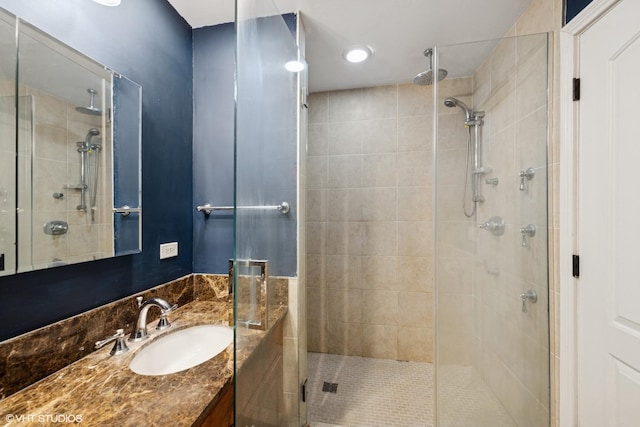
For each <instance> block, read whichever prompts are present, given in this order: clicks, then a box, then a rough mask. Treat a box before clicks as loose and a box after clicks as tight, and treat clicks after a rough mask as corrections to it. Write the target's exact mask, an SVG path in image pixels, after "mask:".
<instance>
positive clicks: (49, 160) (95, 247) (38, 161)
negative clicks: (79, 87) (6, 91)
mask: <svg viewBox="0 0 640 427" xmlns="http://www.w3.org/2000/svg"><path fill="white" fill-rule="evenodd" d="M21 93H23V94H24V96H22V97H21V103H22V107H21V111H23V112H24V114H22V115H21V117H22V118H23V119H24V120H21V127H20V129H21V132H20V135H21V141H20V144H19V145H20V147H22V149H23V150H24V152H25V156H24V157H25V160H24V162H20V164H21V165H23V166H24V167H25V168H26V169H28V170H21V171H20V176H21V177H23V179H22V180H21V184H22V188H27V189H30V188H32V194H31V193H30V192H29V191H28V190H27V191H23V192H22V193H23V195H24V200H22V206H24V209H25V211H30V212H22V215H21V216H20V218H19V222H20V224H19V227H20V229H21V230H22V231H23V233H21V239H23V238H25V236H30V240H31V242H32V245H31V247H28V246H27V250H26V251H25V252H21V254H20V257H19V262H20V266H19V269H20V271H28V270H30V269H32V268H42V267H46V266H48V265H49V264H51V263H52V261H53V260H54V259H57V260H60V261H62V262H66V263H74V262H82V261H89V260H94V259H99V258H104V257H107V256H113V214H112V213H111V205H112V202H111V197H112V196H111V195H112V182H111V148H110V146H109V141H110V136H109V135H108V133H109V128H108V127H105V126H104V124H103V123H102V118H101V117H100V116H90V115H86V114H81V113H79V112H77V111H76V110H75V107H76V106H75V105H73V104H70V103H68V102H66V101H64V100H61V99H59V98H56V97H55V96H52V95H50V94H48V93H45V92H42V91H39V90H37V89H33V88H26V87H25V88H22V89H21ZM29 110H30V113H31V114H32V115H31V114H29ZM90 128H98V129H100V130H101V135H100V136H98V137H94V138H93V139H92V141H93V142H100V143H101V144H102V146H103V149H102V151H101V152H100V166H99V175H100V176H99V179H98V192H97V198H96V205H97V207H98V209H97V211H96V215H95V220H92V218H91V214H90V213H88V212H87V213H85V212H82V211H79V210H78V209H76V207H77V206H78V205H79V204H80V191H79V190H75V189H68V188H65V186H66V185H78V184H80V153H79V152H78V151H77V145H76V143H77V142H78V141H84V140H85V137H86V134H87V132H88V130H89V129H90ZM105 129H106V130H105ZM31 150H32V154H33V155H32V156H30V154H31ZM31 157H32V160H31ZM29 162H32V163H31V164H29ZM53 193H63V194H64V198H62V199H56V198H54V197H53ZM86 200H87V204H90V200H89V197H88V194H87V199H86ZM51 220H62V221H66V222H67V223H68V224H69V231H68V233H67V234H64V235H60V236H51V235H47V234H45V233H44V231H43V225H44V224H45V223H46V222H48V221H51ZM25 246H26V245H25Z"/></svg>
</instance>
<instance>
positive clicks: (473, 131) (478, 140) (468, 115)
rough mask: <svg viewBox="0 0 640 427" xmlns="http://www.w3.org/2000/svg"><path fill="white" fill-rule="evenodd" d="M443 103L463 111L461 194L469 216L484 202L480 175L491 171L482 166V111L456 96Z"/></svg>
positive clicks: (464, 207) (465, 211) (466, 213)
mask: <svg viewBox="0 0 640 427" xmlns="http://www.w3.org/2000/svg"><path fill="white" fill-rule="evenodd" d="M444 105H445V106H447V107H449V108H453V107H458V108H460V109H461V110H462V111H463V112H464V125H465V127H466V128H467V165H466V169H465V176H464V193H463V195H462V210H463V211H464V214H465V216H466V217H467V218H471V217H472V216H473V215H474V214H475V213H476V209H477V207H478V203H481V202H484V196H483V195H482V194H481V192H480V183H481V179H482V176H483V175H485V174H488V173H491V172H492V170H491V168H488V167H485V166H482V132H481V129H482V125H483V124H484V120H482V119H483V118H484V111H474V110H472V109H470V108H469V107H467V105H466V104H465V103H464V102H462V101H460V100H459V99H457V98H451V97H449V98H447V99H445V100H444ZM472 159H473V160H472ZM469 172H471V202H472V203H473V208H472V209H471V213H469V212H467V183H468V181H469Z"/></svg>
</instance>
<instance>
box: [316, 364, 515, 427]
mask: <svg viewBox="0 0 640 427" xmlns="http://www.w3.org/2000/svg"><path fill="white" fill-rule="evenodd" d="M308 366H309V382H308V386H309V387H308V390H309V391H308V394H309V400H308V402H309V403H308V405H307V411H308V419H309V423H310V425H311V427H376V426H379V427H433V425H434V421H433V365H432V364H430V363H417V362H399V361H395V360H384V359H370V358H366V357H356V356H341V355H335V354H324V353H308ZM440 373H441V375H442V378H441V380H442V381H444V382H445V384H446V387H444V388H443V389H442V390H441V395H440V396H441V398H442V399H443V401H442V402H441V404H444V405H445V406H441V411H442V412H441V416H443V418H446V419H442V420H441V423H440V424H441V426H442V427H484V426H486V427H515V423H514V422H513V420H512V419H511V418H510V417H509V415H508V414H507V413H506V411H505V410H504V408H503V407H502V405H501V404H500V402H498V400H497V399H496V398H495V397H494V395H493V393H492V392H491V391H490V389H489V388H488V387H487V385H486V384H485V383H484V382H483V381H482V380H481V379H479V378H477V377H476V376H475V375H473V374H472V369H471V368H465V367H446V368H445V369H442V370H441V371H440ZM325 383H333V384H337V385H338V386H337V391H336V392H335V393H332V392H323V391H322V389H323V386H325V389H330V387H327V386H326V385H325ZM453 408H455V409H453Z"/></svg>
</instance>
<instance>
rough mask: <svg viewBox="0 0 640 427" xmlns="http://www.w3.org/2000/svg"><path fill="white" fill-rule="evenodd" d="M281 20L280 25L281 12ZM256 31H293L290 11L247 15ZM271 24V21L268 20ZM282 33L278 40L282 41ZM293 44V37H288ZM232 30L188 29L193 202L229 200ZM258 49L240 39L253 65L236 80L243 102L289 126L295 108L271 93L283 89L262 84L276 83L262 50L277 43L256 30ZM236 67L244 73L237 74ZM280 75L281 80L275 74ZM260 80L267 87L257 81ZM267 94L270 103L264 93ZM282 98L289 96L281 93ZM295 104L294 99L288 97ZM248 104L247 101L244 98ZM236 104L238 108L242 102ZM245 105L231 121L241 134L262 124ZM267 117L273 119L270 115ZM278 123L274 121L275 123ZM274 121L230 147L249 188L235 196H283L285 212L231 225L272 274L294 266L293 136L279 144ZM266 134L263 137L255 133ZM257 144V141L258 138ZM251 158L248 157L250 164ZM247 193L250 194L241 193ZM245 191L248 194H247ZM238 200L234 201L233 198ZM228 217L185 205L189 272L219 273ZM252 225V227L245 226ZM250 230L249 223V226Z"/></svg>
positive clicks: (228, 253)
mask: <svg viewBox="0 0 640 427" xmlns="http://www.w3.org/2000/svg"><path fill="white" fill-rule="evenodd" d="M283 19H284V23H285V24H286V27H283V26H282V20H283ZM255 24H256V33H257V34H259V35H261V36H264V35H265V34H270V35H272V36H274V37H273V38H274V39H279V38H280V37H278V36H282V34H281V33H282V32H281V31H277V30H282V28H284V31H285V32H287V29H288V33H287V34H286V35H287V36H288V37H289V36H292V35H293V36H295V34H296V16H295V15H294V14H286V15H283V16H282V18H281V17H280V16H272V17H265V18H259V19H257V20H256V21H255ZM274 27H275V28H274ZM282 41H283V40H281V42H282ZM284 41H285V42H286V41H290V43H291V46H292V49H295V48H294V47H293V46H295V40H294V38H293V37H291V38H290V40H284ZM235 43H236V41H235V33H234V25H233V24H222V25H216V26H211V27H205V28H200V29H196V30H194V31H193V56H194V58H193V64H194V65H193V66H194V69H193V76H194V77H193V78H194V87H195V88H196V90H195V91H194V124H193V128H194V133H193V138H194V140H193V167H194V171H193V175H194V183H193V204H194V206H195V205H203V204H205V203H212V204H213V205H229V206H232V205H233V202H234V188H233V186H234V147H233V145H234V109H235V104H234V72H235V54H236V52H235V48H236V46H235ZM254 43H256V45H257V46H260V48H259V49H258V50H259V52H256V53H255V55H254V54H253V53H252V52H249V49H252V48H255V45H253V46H251V47H250V46H243V49H244V53H245V55H246V57H248V58H247V61H246V63H245V64H244V65H243V67H246V69H248V70H250V71H251V72H253V73H255V74H256V75H257V76H256V77H255V78H251V77H247V78H246V79H245V80H244V81H242V82H239V83H238V84H239V85H240V84H243V87H242V88H239V89H238V90H239V93H240V94H245V95H247V96H245V97H244V98H243V100H247V103H246V104H245V105H244V106H243V107H247V108H246V109H251V110H253V111H262V112H263V113H264V115H267V113H268V112H269V113H273V114H275V115H278V114H285V115H286V116H287V117H290V118H291V122H292V126H294V127H295V109H294V110H293V111H292V112H289V111H283V110H282V108H281V107H282V106H283V105H285V104H287V102H281V101H280V100H279V98H278V96H287V94H284V93H276V94H273V93H272V94H268V92H265V90H267V91H268V89H269V86H270V85H274V86H275V88H274V89H275V90H281V88H282V87H283V86H282V85H281V84H277V85H275V84H274V82H275V81H274V80H271V79H270V77H269V72H268V70H269V67H270V66H271V65H272V64H267V63H266V61H265V58H273V57H277V56H278V53H281V52H269V49H278V47H279V46H280V45H279V44H278V43H275V44H274V40H271V39H270V38H268V37H267V38H265V37H261V38H259V39H258V40H254ZM276 74H278V76H279V78H282V74H284V75H285V77H286V78H288V79H291V82H293V83H295V75H293V74H288V73H286V72H285V71H284V67H283V68H282V71H280V72H277V73H276ZM242 75H244V74H242ZM280 83H281V82H280ZM265 86H267V87H265ZM267 100H271V101H272V103H274V104H277V105H275V106H273V105H269V104H268V103H267V102H266V101H267ZM286 101H289V100H286ZM293 102H294V104H293V105H295V100H294V101H293ZM249 104H251V105H249ZM243 111H244V110H243ZM252 114H253V113H248V114H244V115H242V114H241V115H240V116H239V117H240V118H239V119H238V126H240V127H241V130H242V131H244V132H245V136H246V134H250V133H251V132H262V130H263V129H258V128H256V127H255V126H256V123H257V122H258V121H259V120H258V118H257V117H256V116H255V115H252ZM273 123H274V124H275V123H276V121H274V122H273ZM278 124H280V123H278ZM280 131H282V129H271V133H273V135H275V136H273V135H272V136H273V137H272V138H269V137H267V136H266V135H262V134H261V135H253V136H247V137H245V138H243V141H242V144H243V146H242V147H239V148H238V155H239V157H240V158H239V164H238V173H239V174H240V175H241V176H243V177H244V178H245V180H246V181H250V182H252V183H253V184H251V185H250V187H251V188H245V187H243V188H240V189H239V193H240V199H239V200H241V202H242V199H243V198H246V197H249V200H250V201H249V202H248V204H252V205H262V204H264V203H266V204H278V203H280V202H282V201H287V202H288V203H289V204H290V205H291V212H290V213H289V214H288V215H287V216H282V215H281V214H279V213H277V212H270V213H266V214H264V215H257V216H256V218H255V221H253V220H244V219H243V218H242V217H241V218H240V219H239V226H240V227H245V226H246V228H247V229H249V230H250V231H248V233H250V234H251V242H250V243H249V244H250V246H251V249H252V251H251V252H252V256H251V258H254V259H268V260H269V261H270V264H271V265H270V267H269V268H270V273H271V274H272V275H281V276H294V275H295V274H296V248H297V247H296V235H297V233H296V231H297V224H296V221H295V218H296V209H297V206H296V176H295V173H296V167H295V165H296V147H295V144H296V141H295V140H293V141H288V143H287V144H285V143H284V142H285V141H284V140H283V138H279V137H278V136H277V135H278V132H280ZM265 138H266V139H269V140H268V141H266V142H265V141H263V139H265ZM261 144H262V145H261ZM251 162H254V163H255V164H251ZM249 193H253V194H249ZM251 196H253V197H251ZM241 202H239V203H241ZM233 227H234V223H233V213H232V212H227V213H224V212H215V213H212V214H211V215H210V216H208V217H205V216H204V215H203V214H202V213H200V212H195V211H194V212H193V241H194V258H193V271H194V272H196V273H218V274H226V273H227V271H228V269H229V266H228V260H229V259H230V258H232V257H233V245H234V229H233ZM252 227H255V229H254V228H252ZM251 230H253V231H251Z"/></svg>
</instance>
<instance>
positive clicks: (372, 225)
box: [306, 79, 471, 362]
mask: <svg viewBox="0 0 640 427" xmlns="http://www.w3.org/2000/svg"><path fill="white" fill-rule="evenodd" d="M447 85H449V86H450V87H451V89H452V90H454V92H452V93H451V95H458V93H456V92H455V90H458V89H460V88H466V89H465V90H467V91H468V93H469V94H470V93H471V92H470V80H468V79H467V82H466V83H465V82H464V81H458V80H449V82H448V83H447ZM432 90H433V89H432V87H419V86H415V85H412V84H402V85H391V86H384V87H375V88H366V89H356V90H345V91H335V92H324V93H316V94H312V95H311V96H310V99H309V102H310V113H309V143H308V159H307V260H306V261H307V281H308V283H307V299H308V304H307V321H308V326H307V330H308V348H309V350H310V351H319V352H328V353H336V354H347V355H356V356H365V357H376V358H385V359H399V360H412V361H427V362H431V361H432V360H433V313H432V307H433V209H432V198H433V176H434V175H433V98H432V97H433V92H432ZM451 131H452V132H454V129H451Z"/></svg>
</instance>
